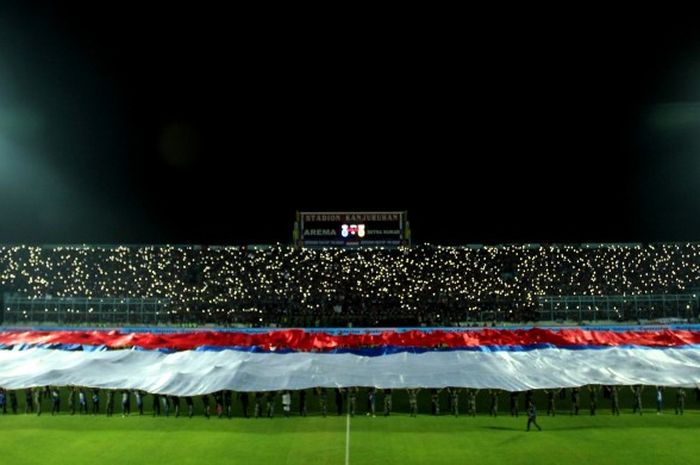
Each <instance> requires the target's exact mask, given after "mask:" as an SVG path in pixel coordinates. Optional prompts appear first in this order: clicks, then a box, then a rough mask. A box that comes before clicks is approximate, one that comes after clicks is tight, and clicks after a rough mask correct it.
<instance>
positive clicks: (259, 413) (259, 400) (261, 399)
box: [255, 391, 265, 418]
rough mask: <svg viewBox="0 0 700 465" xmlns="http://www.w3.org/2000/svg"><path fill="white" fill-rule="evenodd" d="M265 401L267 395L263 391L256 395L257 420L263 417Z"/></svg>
mask: <svg viewBox="0 0 700 465" xmlns="http://www.w3.org/2000/svg"><path fill="white" fill-rule="evenodd" d="M264 400H265V393H264V392H262V391H257V392H256V393H255V418H260V417H262V414H263V410H264V408H263V402H264Z"/></svg>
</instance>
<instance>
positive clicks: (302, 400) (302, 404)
mask: <svg viewBox="0 0 700 465" xmlns="http://www.w3.org/2000/svg"><path fill="white" fill-rule="evenodd" d="M299 415H301V416H302V417H305V416H306V389H302V390H301V391H299Z"/></svg>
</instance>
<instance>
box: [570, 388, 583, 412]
mask: <svg viewBox="0 0 700 465" xmlns="http://www.w3.org/2000/svg"><path fill="white" fill-rule="evenodd" d="M580 408H581V395H580V393H579V388H577V387H575V388H573V389H572V390H571V415H578V411H579V409H580Z"/></svg>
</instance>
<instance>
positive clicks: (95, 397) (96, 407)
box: [92, 389, 100, 415]
mask: <svg viewBox="0 0 700 465" xmlns="http://www.w3.org/2000/svg"><path fill="white" fill-rule="evenodd" d="M98 413H100V391H98V390H97V389H93V390H92V414H93V415H97V414H98Z"/></svg>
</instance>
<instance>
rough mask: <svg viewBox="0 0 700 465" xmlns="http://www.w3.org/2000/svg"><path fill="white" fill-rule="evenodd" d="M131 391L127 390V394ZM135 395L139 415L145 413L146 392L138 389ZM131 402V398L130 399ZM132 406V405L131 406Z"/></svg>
mask: <svg viewBox="0 0 700 465" xmlns="http://www.w3.org/2000/svg"><path fill="white" fill-rule="evenodd" d="M128 395H129V393H128V392H127V396H128ZM134 396H136V410H138V411H139V416H140V415H143V398H144V397H146V393H145V392H143V391H139V390H136V391H134ZM129 403H131V400H130V399H129ZM129 407H131V406H129Z"/></svg>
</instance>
